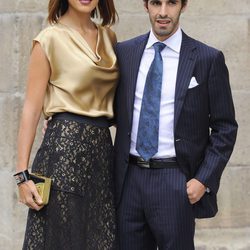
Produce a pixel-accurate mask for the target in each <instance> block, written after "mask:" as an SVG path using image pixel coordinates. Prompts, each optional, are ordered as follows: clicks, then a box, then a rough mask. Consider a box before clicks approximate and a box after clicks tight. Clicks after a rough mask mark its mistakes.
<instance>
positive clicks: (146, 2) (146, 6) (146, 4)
mask: <svg viewBox="0 0 250 250" xmlns="http://www.w3.org/2000/svg"><path fill="white" fill-rule="evenodd" d="M143 2H144V4H143V5H144V10H145V11H146V12H148V1H143Z"/></svg>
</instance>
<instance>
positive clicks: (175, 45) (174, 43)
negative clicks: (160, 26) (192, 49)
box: [146, 27, 182, 53]
mask: <svg viewBox="0 0 250 250" xmlns="http://www.w3.org/2000/svg"><path fill="white" fill-rule="evenodd" d="M156 42H162V43H164V44H166V46H167V47H168V48H170V49H172V50H173V51H175V52H177V53H180V50H181V42H182V32H181V28H180V27H179V28H178V29H177V31H176V32H175V33H174V34H173V35H172V36H170V37H169V38H167V39H166V40H164V41H159V40H158V39H157V38H156V36H155V35H154V33H153V31H152V29H151V31H150V34H149V38H148V42H147V45H146V49H149V48H151V47H152V46H153V44H154V43H156Z"/></svg>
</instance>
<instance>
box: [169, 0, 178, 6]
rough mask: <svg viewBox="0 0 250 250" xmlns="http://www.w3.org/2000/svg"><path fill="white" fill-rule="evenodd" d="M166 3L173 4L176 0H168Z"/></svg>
mask: <svg viewBox="0 0 250 250" xmlns="http://www.w3.org/2000/svg"><path fill="white" fill-rule="evenodd" d="M168 3H169V4H173V5H175V4H177V1H176V0H170V1H168Z"/></svg>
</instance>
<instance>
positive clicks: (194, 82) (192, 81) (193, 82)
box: [188, 76, 199, 89]
mask: <svg viewBox="0 0 250 250" xmlns="http://www.w3.org/2000/svg"><path fill="white" fill-rule="evenodd" d="M198 85H199V83H198V82H197V81H196V79H195V77H194V76H193V77H192V78H191V81H190V83H189V86H188V88H189V89H192V88H194V87H196V86H198Z"/></svg>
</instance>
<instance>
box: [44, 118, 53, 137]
mask: <svg viewBox="0 0 250 250" xmlns="http://www.w3.org/2000/svg"><path fill="white" fill-rule="evenodd" d="M51 119H52V118H51V117H50V118H49V119H48V120H44V121H43V129H42V133H43V136H44V135H45V133H46V130H47V128H48V122H49V121H50V120H51Z"/></svg>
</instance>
